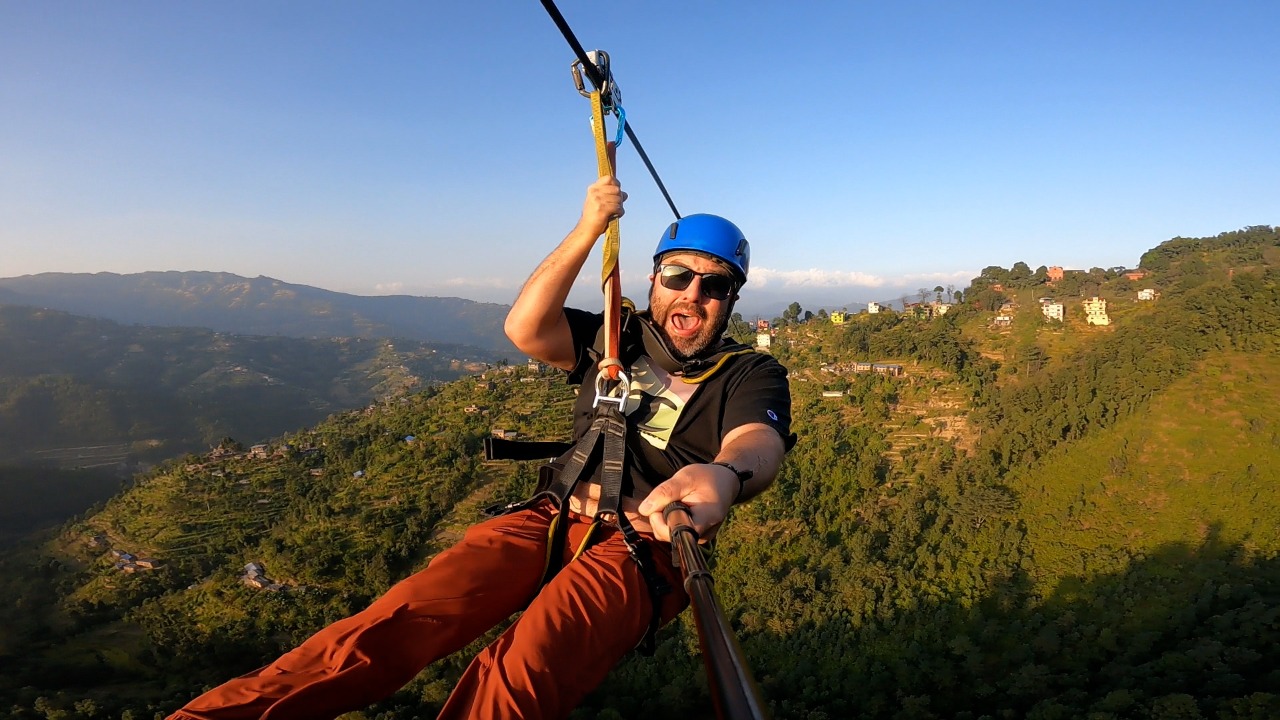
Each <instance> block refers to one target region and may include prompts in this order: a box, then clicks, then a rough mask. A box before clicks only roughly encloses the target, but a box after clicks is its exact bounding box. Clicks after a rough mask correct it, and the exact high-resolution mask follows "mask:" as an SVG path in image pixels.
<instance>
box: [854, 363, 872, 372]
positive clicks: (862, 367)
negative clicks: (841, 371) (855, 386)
mask: <svg viewBox="0 0 1280 720" xmlns="http://www.w3.org/2000/svg"><path fill="white" fill-rule="evenodd" d="M853 371H854V372H856V373H869V372H871V363H869V362H855V363H854V364H853Z"/></svg>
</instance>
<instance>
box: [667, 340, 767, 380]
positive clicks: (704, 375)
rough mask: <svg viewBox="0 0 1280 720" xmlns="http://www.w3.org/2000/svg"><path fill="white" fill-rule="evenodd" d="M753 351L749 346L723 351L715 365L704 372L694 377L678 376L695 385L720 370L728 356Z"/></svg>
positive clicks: (746, 353) (747, 353)
mask: <svg viewBox="0 0 1280 720" xmlns="http://www.w3.org/2000/svg"><path fill="white" fill-rule="evenodd" d="M753 352H755V350H752V349H751V348H743V349H741V350H735V351H733V352H730V353H725V354H724V355H722V356H721V357H720V359H719V360H717V361H716V364H715V365H712V366H711V367H710V368H709V369H708V370H706V371H705V372H702V373H699V374H698V375H697V376H696V377H686V376H683V375H682V376H681V377H680V380H681V381H682V382H684V383H686V384H689V385H697V384H698V383H700V382H702V381H703V380H706V379H708V378H710V377H711V376H712V375H715V374H716V373H718V372H720V368H722V367H724V364H725V363H726V362H728V360H729V358H731V357H736V356H738V355H749V354H751V353H753Z"/></svg>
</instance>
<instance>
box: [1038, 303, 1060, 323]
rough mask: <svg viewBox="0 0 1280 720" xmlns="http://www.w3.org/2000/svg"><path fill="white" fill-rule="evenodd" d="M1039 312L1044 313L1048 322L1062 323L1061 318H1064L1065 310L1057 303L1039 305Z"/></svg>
mask: <svg viewBox="0 0 1280 720" xmlns="http://www.w3.org/2000/svg"><path fill="white" fill-rule="evenodd" d="M1040 312H1042V313H1044V316H1045V317H1046V318H1048V319H1049V320H1057V321H1058V322H1062V319H1063V317H1065V313H1066V308H1065V307H1063V305H1062V303H1059V302H1047V303H1042V304H1041V305H1040Z"/></svg>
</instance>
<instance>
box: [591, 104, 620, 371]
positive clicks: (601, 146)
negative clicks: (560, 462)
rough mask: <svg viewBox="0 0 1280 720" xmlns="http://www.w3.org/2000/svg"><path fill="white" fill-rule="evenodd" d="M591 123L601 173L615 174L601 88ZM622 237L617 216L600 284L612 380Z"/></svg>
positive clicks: (605, 366)
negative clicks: (619, 256) (606, 138)
mask: <svg viewBox="0 0 1280 720" xmlns="http://www.w3.org/2000/svg"><path fill="white" fill-rule="evenodd" d="M591 126H592V128H591V129H592V133H591V134H592V135H594V136H595V141H596V165H597V166H598V169H599V171H600V175H601V177H603V176H605V175H613V174H614V170H613V160H611V159H610V157H609V156H610V154H611V151H612V150H613V148H612V143H610V142H608V141H607V140H605V128H604V105H603V103H601V101H600V91H599V90H592V91H591ZM619 246H620V238H619V232H618V219H617V218H613V219H612V220H610V221H609V227H608V229H607V230H606V231H605V238H604V247H603V248H601V249H602V250H603V252H604V261H603V263H602V268H601V272H600V284H601V287H602V289H603V290H604V357H603V358H601V360H600V371H601V372H602V373H605V374H607V375H608V376H609V379H611V380H617V379H618V373H619V372H620V371H621V370H622V362H621V360H620V359H619V357H618V355H619V353H620V349H619V340H618V336H619V335H620V334H621V331H620V327H621V322H622V314H621V307H622V278H621V272H620V271H619V268H618V252H619Z"/></svg>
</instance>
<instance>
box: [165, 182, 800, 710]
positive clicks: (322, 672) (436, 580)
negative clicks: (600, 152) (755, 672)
mask: <svg viewBox="0 0 1280 720" xmlns="http://www.w3.org/2000/svg"><path fill="white" fill-rule="evenodd" d="M625 200H626V193H624V192H622V189H621V187H620V186H619V185H618V182H617V181H616V180H615V179H614V178H612V177H604V178H601V179H599V180H598V181H597V182H595V183H594V184H592V185H591V186H590V187H589V188H588V190H587V198H586V201H585V203H584V206H583V212H582V217H581V219H580V220H579V222H578V224H577V226H576V227H575V228H574V229H573V231H572V232H570V233H569V235H568V236H567V237H566V238H565V239H564V240H563V241H562V242H561V243H560V245H559V246H558V247H557V248H556V249H555V250H554V251H553V252H552V253H551V255H549V256H548V257H547V258H546V259H545V260H544V261H543V262H542V263H541V264H540V265H539V266H538V268H537V269H536V270H535V271H534V273H533V275H532V276H531V277H530V278H529V280H528V282H527V283H526V284H525V286H524V288H523V289H522V290H521V292H520V295H519V297H518V298H517V299H516V302H515V303H514V305H513V306H512V309H511V312H510V314H509V315H508V317H507V322H506V331H507V335H508V336H509V337H510V338H511V340H512V342H514V343H515V345H516V347H518V348H520V349H521V350H522V351H524V352H526V353H528V354H529V355H531V356H532V357H534V358H537V359H539V360H541V361H543V362H545V363H548V364H550V365H554V366H556V367H559V368H561V369H564V370H566V371H568V372H569V373H570V376H569V379H570V381H580V382H583V391H582V392H581V393H580V394H579V399H578V402H577V407H576V408H575V412H576V413H577V416H576V417H575V423H574V425H575V436H576V437H582V436H583V435H584V434H585V433H587V432H588V426H589V425H590V424H591V422H592V416H593V409H592V398H593V395H592V393H591V392H589V391H588V388H591V387H593V386H594V380H595V375H596V372H597V369H596V368H595V367H594V365H593V359H594V358H595V357H596V356H597V355H598V352H597V350H596V348H595V345H596V343H595V340H594V338H595V336H596V334H597V332H598V329H599V328H600V326H601V324H602V320H601V316H600V315H592V314H588V313H584V312H582V311H579V310H574V309H571V308H565V301H566V299H567V297H568V293H569V288H570V286H571V285H572V284H573V282H574V279H575V278H576V277H577V275H578V273H579V271H580V270H581V269H582V265H583V263H584V262H585V260H586V258H587V256H588V255H589V254H590V252H591V249H592V247H593V246H594V244H595V242H596V240H597V239H598V238H599V237H600V235H601V234H603V232H604V231H605V229H606V226H607V225H608V222H609V220H610V219H611V218H613V217H619V216H621V215H622V214H623V203H624V201H625ZM654 260H655V269H654V275H652V276H650V281H651V288H650V294H649V306H650V311H649V316H648V317H646V316H645V314H643V313H637V314H634V315H632V314H628V316H629V318H630V320H629V325H628V327H629V328H630V332H629V334H628V337H629V338H630V339H629V341H628V342H627V343H625V345H626V347H627V348H628V350H627V352H625V353H624V355H627V357H624V358H623V360H624V362H626V363H627V365H628V369H629V377H630V382H629V386H630V391H631V392H630V393H628V398H627V402H626V403H625V404H626V405H627V406H628V410H629V414H628V415H627V417H626V442H627V446H626V451H627V460H626V463H625V466H626V472H625V478H624V492H625V497H622V498H621V502H620V507H618V508H617V512H616V514H611V513H605V515H604V517H606V518H609V519H610V520H611V522H610V523H608V524H604V525H602V524H600V523H595V522H593V520H594V519H598V517H597V516H598V510H600V509H601V508H600V507H599V505H600V502H601V484H600V482H599V479H600V477H601V469H600V468H601V466H602V465H604V464H605V463H601V462H599V457H598V454H596V455H592V457H591V462H589V463H588V464H587V465H586V466H584V467H583V468H582V469H583V470H584V477H585V478H586V479H585V480H584V481H583V482H575V483H572V484H570V485H562V487H566V488H568V489H567V490H566V497H565V498H564V501H563V502H560V503H559V505H560V506H561V507H562V508H563V510H564V512H563V513H560V512H559V510H558V508H557V502H555V501H553V500H549V499H546V498H538V497H535V498H534V499H533V500H531V501H530V502H529V503H525V504H523V505H522V506H520V507H517V508H514V509H512V510H511V511H509V512H507V513H506V514H504V515H501V516H499V517H496V518H494V519H492V520H489V521H486V522H483V523H480V524H479V525H476V526H474V527H472V528H471V529H470V530H468V531H467V533H466V535H465V536H464V537H463V539H462V540H460V541H459V542H458V544H457V545H455V546H454V547H452V548H450V549H449V550H446V551H444V552H442V553H440V554H439V555H438V556H436V558H435V559H434V560H432V561H431V563H430V565H428V567H427V568H426V569H425V570H423V571H421V572H419V573H417V574H416V575H413V576H411V577H409V578H408V579H406V580H403V581H402V582H400V583H399V584H397V585H396V586H394V587H392V588H391V589H390V590H389V591H388V592H387V594H386V595H384V596H383V597H381V598H379V599H378V600H377V601H375V602H374V603H373V604H372V605H371V606H370V607H369V608H368V609H367V610H365V611H363V612H361V613H359V614H357V615H354V616H352V617H350V618H347V619H345V620H342V621H339V622H337V623H335V624H333V625H331V626H329V627H328V628H325V629H324V630H321V631H320V632H319V633H317V634H316V635H314V636H312V637H311V638H310V639H308V640H307V641H306V642H305V643H303V644H302V645H301V646H299V647H298V648H296V649H295V650H293V651H291V652H289V653H287V654H285V655H284V656H282V657H281V658H279V659H278V660H276V661H275V662H274V663H272V664H270V665H268V666H266V667H264V668H262V669H259V670H256V671H254V672H251V673H249V674H247V675H244V676H242V677H240V678H237V679H235V680H232V681H230V682H228V683H226V684H224V685H222V686H220V687H217V688H214V689H213V690H211V691H209V692H207V693H205V694H204V695H202V696H200V697H198V698H196V699H195V700H193V701H191V702H190V703H188V704H187V705H186V706H185V707H184V708H182V709H181V710H179V711H178V712H176V713H175V714H174V715H172V716H171V718H170V720H241V719H243V720H247V719H249V718H255V719H256V718H263V719H266V718H272V719H287V720H305V719H307V718H333V717H336V716H337V715H339V714H341V713H343V712H346V711H349V710H354V709H357V708H361V707H364V706H366V705H368V704H370V703H372V702H375V701H377V700H379V699H381V698H384V697H386V696H388V695H390V694H391V693H393V692H395V691H396V690H397V689H399V688H400V687H402V686H403V685H404V684H406V683H407V682H409V681H410V680H411V679H412V678H413V676H414V675H416V674H417V673H418V672H419V671H420V670H421V669H422V668H423V667H426V665H428V664H429V663H431V662H433V661H435V660H437V659H439V658H441V657H444V656H446V655H448V654H450V653H453V652H455V651H457V650H459V649H461V648H462V647H465V646H466V645H467V644H468V643H470V642H471V641H473V640H474V639H475V638H477V637H479V636H480V635H481V634H483V633H484V632H486V631H487V630H489V629H490V628H492V627H493V626H494V625H496V624H497V623H499V622H501V621H502V620H504V619H506V618H507V617H509V616H510V615H512V614H513V613H515V612H516V611H519V610H522V609H523V610H524V613H523V614H522V615H521V617H520V619H519V620H518V621H517V622H515V623H514V624H513V625H512V626H511V627H510V628H508V629H507V630H506V631H505V632H504V633H503V634H502V635H501V636H500V637H499V638H498V639H497V640H496V641H494V642H493V643H492V644H491V645H490V646H489V647H487V648H485V650H484V651H483V652H481V654H480V655H479V656H477V657H476V658H475V659H474V660H473V661H472V663H471V665H470V666H469V667H468V668H467V670H466V672H465V673H464V674H463V677H462V679H461V680H460V681H459V683H458V685H457V687H456V688H455V689H454V691H453V693H452V694H451V695H450V696H449V699H448V701H447V702H446V704H445V707H444V708H443V710H442V711H441V714H440V717H441V718H505V719H511V718H562V717H565V716H567V715H568V714H569V713H570V712H571V711H572V710H573V708H574V707H575V706H576V705H577V704H578V703H579V702H580V701H581V700H582V698H583V697H584V696H585V695H586V694H587V693H588V692H590V691H591V689H592V688H594V687H595V686H596V685H598V684H599V683H600V682H601V681H602V680H603V679H604V677H605V676H606V675H607V674H608V672H609V670H610V669H611V668H612V667H613V665H614V664H615V663H616V662H617V661H618V660H619V659H621V658H622V657H623V656H624V655H625V654H626V653H627V652H628V651H629V650H631V649H632V648H634V647H636V646H637V644H638V643H640V642H641V640H643V639H645V638H646V637H649V636H650V635H651V632H652V630H653V629H654V628H655V627H656V626H657V625H660V624H665V623H667V622H670V621H671V620H672V619H673V618H674V617H675V616H676V615H677V614H679V612H680V611H681V610H683V608H684V606H685V605H686V604H687V603H688V598H687V597H686V596H685V595H684V593H683V592H682V591H681V590H680V588H681V581H680V577H679V572H678V570H677V569H676V568H675V567H673V566H672V564H671V549H670V546H669V545H668V543H669V541H670V529H669V528H668V527H667V525H666V523H665V522H664V520H663V518H662V510H663V509H664V508H665V507H666V506H667V505H669V504H670V503H671V502H673V501H677V500H679V501H681V502H683V503H685V505H687V506H688V507H689V509H690V515H691V517H692V519H693V522H694V526H695V529H696V530H697V531H698V532H699V534H700V535H701V536H702V537H710V536H711V535H713V534H714V532H715V530H716V528H718V527H719V525H720V523H721V522H723V521H724V519H725V517H726V516H727V515H728V512H729V508H730V507H731V506H732V505H733V504H734V503H735V502H743V501H745V500H747V499H749V498H751V497H752V496H754V495H756V494H758V493H760V492H761V491H763V490H764V489H765V488H766V487H768V486H769V484H770V483H771V482H772V481H773V479H774V477H775V476H776V474H777V472H778V467H779V465H780V463H781V461H782V458H783V455H784V454H785V453H786V451H787V449H789V447H790V445H791V444H792V443H793V442H794V437H793V436H792V435H791V434H790V427H789V426H790V395H789V391H788V387H787V381H786V371H785V370H784V369H783V368H782V367H781V365H779V364H778V363H777V362H776V361H774V360H773V359H772V358H771V357H769V356H767V355H762V354H757V353H750V352H745V350H747V349H746V348H743V346H740V345H736V344H734V343H731V342H729V341H727V340H725V339H723V338H722V335H723V333H724V330H725V327H726V326H727V324H728V319H729V316H730V313H731V312H732V307H733V302H734V301H735V300H736V299H737V291H738V289H739V288H740V287H741V286H742V284H743V283H745V282H746V279H747V270H748V260H749V246H748V244H747V242H746V239H745V238H744V237H742V233H741V231H739V230H738V229H737V227H735V226H733V225H732V223H729V222H728V221H727V220H724V219H723V218H718V217H715V216H711V215H695V216H690V217H688V218H685V219H682V220H681V221H680V222H678V223H676V224H674V225H673V226H672V227H671V228H669V229H668V232H667V233H664V236H663V240H662V241H661V242H660V243H659V246H658V250H657V252H655V255H654ZM654 338H657V339H656V340H655V339H654ZM567 455H568V454H566V456H567ZM561 460H562V461H566V460H567V457H566V458H561ZM569 464H570V465H571V464H572V463H569ZM564 466H565V462H561V463H558V464H556V465H555V466H554V467H560V468H562V473H563V472H564V471H563V467H564ZM606 509H607V508H606ZM557 533H559V534H558V535H557ZM557 537H558V538H559V539H558V540H555V538H557ZM549 546H550V547H552V548H553V551H551V552H549V551H548V547H549ZM561 546H563V547H561ZM553 555H554V556H555V557H551V556H553ZM549 565H550V566H551V570H550V571H548V566H549Z"/></svg>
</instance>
